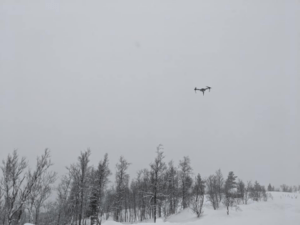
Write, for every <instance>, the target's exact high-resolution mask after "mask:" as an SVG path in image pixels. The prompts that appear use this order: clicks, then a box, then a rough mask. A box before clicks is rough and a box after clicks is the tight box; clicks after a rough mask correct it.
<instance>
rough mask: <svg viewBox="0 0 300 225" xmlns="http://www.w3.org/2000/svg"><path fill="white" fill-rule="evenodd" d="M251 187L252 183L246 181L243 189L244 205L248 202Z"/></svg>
mask: <svg viewBox="0 0 300 225" xmlns="http://www.w3.org/2000/svg"><path fill="white" fill-rule="evenodd" d="M251 189H252V183H251V181H247V185H246V187H245V191H244V203H245V204H246V205H247V204H248V200H249V198H250V191H251Z"/></svg>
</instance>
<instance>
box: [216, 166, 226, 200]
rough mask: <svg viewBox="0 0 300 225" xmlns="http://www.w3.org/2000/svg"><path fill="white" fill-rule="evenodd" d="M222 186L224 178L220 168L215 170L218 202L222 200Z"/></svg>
mask: <svg viewBox="0 0 300 225" xmlns="http://www.w3.org/2000/svg"><path fill="white" fill-rule="evenodd" d="M223 186H224V178H223V174H222V172H221V169H218V170H217V171H216V189H217V194H218V203H217V204H219V202H221V201H222V194H223Z"/></svg>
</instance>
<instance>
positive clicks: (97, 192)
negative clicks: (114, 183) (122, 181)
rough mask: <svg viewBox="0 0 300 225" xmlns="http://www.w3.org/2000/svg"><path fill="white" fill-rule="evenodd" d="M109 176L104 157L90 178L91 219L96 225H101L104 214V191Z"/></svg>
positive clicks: (105, 156) (105, 157)
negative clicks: (91, 179)
mask: <svg viewBox="0 0 300 225" xmlns="http://www.w3.org/2000/svg"><path fill="white" fill-rule="evenodd" d="M109 175H111V172H110V169H109V168H108V155H107V154H105V155H104V159H103V161H100V162H99V164H98V168H97V170H96V171H95V172H94V174H93V176H92V178H93V181H92V193H91V197H90V208H91V210H92V212H91V214H92V216H93V219H96V221H97V225H101V220H102V216H103V213H104V200H105V196H104V194H105V191H106V188H107V184H108V182H109V180H108V177H109Z"/></svg>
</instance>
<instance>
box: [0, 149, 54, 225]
mask: <svg viewBox="0 0 300 225" xmlns="http://www.w3.org/2000/svg"><path fill="white" fill-rule="evenodd" d="M2 164H3V165H2V166H1V170H2V174H3V179H2V180H1V184H0V185H1V189H2V190H4V198H5V206H4V212H5V219H4V222H5V223H7V224H8V225H11V224H12V223H14V222H17V223H19V221H20V219H21V216H22V213H23V210H24V206H25V204H26V202H27V200H28V199H29V197H30V194H31V192H32V191H33V189H34V186H35V185H36V184H37V183H38V181H39V180H40V178H41V177H42V176H43V175H44V174H45V173H46V172H47V170H48V168H49V167H50V166H51V165H52V163H51V160H50V152H49V150H48V149H46V150H45V152H44V154H43V155H42V156H41V157H38V158H37V164H36V168H35V170H34V171H33V172H32V171H30V170H28V172H27V173H25V172H24V171H25V169H26V168H27V163H26V161H25V158H21V160H19V156H18V153H17V151H16V150H15V151H14V152H13V154H12V155H10V154H9V155H8V157H7V160H6V161H3V162H2Z"/></svg>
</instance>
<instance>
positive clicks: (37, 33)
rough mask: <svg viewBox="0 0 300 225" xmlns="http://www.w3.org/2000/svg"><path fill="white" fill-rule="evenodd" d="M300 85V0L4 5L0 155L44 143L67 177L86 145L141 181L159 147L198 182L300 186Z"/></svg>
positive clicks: (0, 14) (32, 151) (30, 150)
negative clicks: (218, 177) (214, 179)
mask: <svg viewBox="0 0 300 225" xmlns="http://www.w3.org/2000/svg"><path fill="white" fill-rule="evenodd" d="M59 2H60V3H59ZM83 2H84V3H83ZM299 79H300V1H296V0H294V1H293V0H288V1H285V0H282V1H261V0H259V1H240V0H237V1H221V0H220V1H211V0H207V1H173V0H172V1H82V3H80V2H79V1H58V0H57V1H27V2H25V1H23V2H20V1H4V0H3V1H1V2H0V159H4V158H5V157H6V156H7V154H8V153H11V152H12V151H13V150H14V149H18V151H19V153H20V155H23V156H26V157H27V159H28V160H29V161H30V164H31V165H34V163H35V158H36V156H37V155H40V154H41V153H42V152H43V150H44V149H45V148H49V149H50V150H51V154H52V160H53V162H54V166H53V169H54V170H55V171H57V172H59V174H63V173H65V172H66V169H65V167H66V166H68V165H70V164H71V163H74V162H75V161H76V160H77V157H78V155H79V153H80V151H83V150H86V149H87V148H90V149H91V151H92V157H91V163H92V164H94V165H96V164H97V163H98V161H99V160H100V159H102V158H103V155H104V154H105V153H106V152H107V153H108V154H109V158H110V168H111V169H112V170H113V171H114V168H115V164H116V163H117V161H118V159H119V157H120V156H121V155H123V156H124V157H125V158H126V159H127V160H128V161H129V162H131V163H132V165H131V166H130V168H129V173H130V175H131V177H135V176H136V172H137V171H138V170H139V169H143V168H145V167H148V165H149V163H150V162H152V161H153V159H154V157H155V151H156V147H157V146H158V145H159V144H163V145H164V152H165V155H166V158H165V159H166V161H169V160H171V159H173V160H174V162H175V163H176V164H178V162H179V160H180V159H182V158H183V156H189V157H190V158H191V162H192V167H193V169H194V173H195V174H196V173H198V172H199V173H200V174H201V175H202V176H203V177H207V176H209V175H210V174H212V173H214V172H215V171H216V170H217V169H219V168H221V170H222V171H223V174H224V176H227V173H228V172H229V171H231V170H232V171H234V173H235V174H236V175H237V176H238V177H240V178H242V179H243V180H245V181H246V180H253V181H254V180H258V181H259V182H260V183H262V184H264V185H267V184H268V183H272V184H274V185H276V186H279V185H280V184H282V183H286V184H289V185H293V184H300V176H299V173H300V132H299V131H300V119H299V111H300V105H299V102H300V91H299V85H300V83H299ZM206 85H208V86H211V87H212V90H211V91H210V92H208V91H206V92H205V96H203V95H202V93H199V92H198V93H197V94H195V92H194V90H193V89H194V88H195V87H198V88H201V87H205V86H206ZM111 179H112V180H113V179H114V178H113V177H111Z"/></svg>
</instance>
